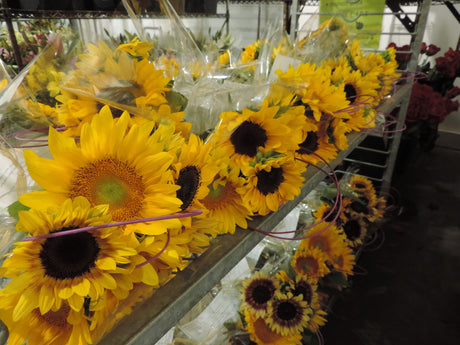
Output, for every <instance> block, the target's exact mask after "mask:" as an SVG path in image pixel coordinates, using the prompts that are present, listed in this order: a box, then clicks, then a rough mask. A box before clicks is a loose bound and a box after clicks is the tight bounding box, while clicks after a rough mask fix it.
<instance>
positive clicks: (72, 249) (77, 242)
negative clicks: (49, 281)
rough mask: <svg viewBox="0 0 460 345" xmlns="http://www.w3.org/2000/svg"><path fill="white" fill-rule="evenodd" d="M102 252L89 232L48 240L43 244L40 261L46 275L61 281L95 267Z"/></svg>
mask: <svg viewBox="0 0 460 345" xmlns="http://www.w3.org/2000/svg"><path fill="white" fill-rule="evenodd" d="M99 251H100V247H99V244H98V242H97V240H96V238H95V237H94V236H93V235H92V234H90V233H89V232H80V233H78V234H72V235H64V236H59V237H51V238H47V239H46V240H45V241H44V242H43V243H42V248H41V250H40V254H39V256H40V260H41V264H42V266H43V268H44V269H45V274H46V275H48V276H50V277H52V278H55V279H59V280H63V279H67V278H70V279H72V278H75V277H80V276H82V275H84V274H85V273H87V272H89V271H90V270H91V268H93V267H94V266H95V262H96V260H97V257H98V254H99Z"/></svg>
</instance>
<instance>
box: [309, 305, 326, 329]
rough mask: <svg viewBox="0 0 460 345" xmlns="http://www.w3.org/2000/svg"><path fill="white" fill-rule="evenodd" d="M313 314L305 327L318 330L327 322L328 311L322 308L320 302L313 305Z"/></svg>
mask: <svg viewBox="0 0 460 345" xmlns="http://www.w3.org/2000/svg"><path fill="white" fill-rule="evenodd" d="M312 311H313V312H312V314H311V315H310V320H308V324H307V326H306V327H305V328H307V329H309V330H310V331H311V332H313V333H316V332H318V330H319V328H320V327H322V326H324V325H325V324H326V321H327V320H326V318H325V317H326V316H327V313H326V312H325V311H324V310H323V309H322V308H321V305H320V304H319V303H317V304H315V305H312Z"/></svg>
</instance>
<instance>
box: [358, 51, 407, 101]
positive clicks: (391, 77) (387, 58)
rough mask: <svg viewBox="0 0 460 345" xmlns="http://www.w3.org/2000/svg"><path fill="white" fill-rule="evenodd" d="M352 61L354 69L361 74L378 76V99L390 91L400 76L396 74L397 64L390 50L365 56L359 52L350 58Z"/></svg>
mask: <svg viewBox="0 0 460 345" xmlns="http://www.w3.org/2000/svg"><path fill="white" fill-rule="evenodd" d="M352 59H353V63H354V65H355V66H356V68H357V69H358V70H359V71H361V72H362V73H363V74H374V75H377V76H378V79H379V81H380V88H379V89H378V97H379V99H381V98H382V97H383V96H385V95H386V94H388V93H389V92H390V91H391V89H392V88H393V84H394V83H395V82H396V81H397V80H398V78H399V77H400V76H401V74H399V73H397V72H396V69H397V68H398V64H397V62H396V56H395V53H394V51H393V49H392V48H390V49H388V50H387V51H385V52H383V53H381V54H380V53H377V54H376V53H368V54H365V53H364V52H362V51H361V52H359V54H357V55H356V56H352Z"/></svg>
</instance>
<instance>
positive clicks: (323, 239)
mask: <svg viewBox="0 0 460 345" xmlns="http://www.w3.org/2000/svg"><path fill="white" fill-rule="evenodd" d="M326 227H328V229H327V230H324V229H325V228H326ZM306 235H307V236H309V237H308V238H306V239H303V240H302V241H301V243H300V244H299V247H298V250H303V249H306V248H319V249H321V250H322V251H323V252H324V253H325V254H326V255H327V258H328V259H327V261H328V262H329V261H330V260H331V258H333V257H335V255H337V254H338V253H339V252H340V251H341V246H340V244H341V243H343V241H344V240H345V236H344V235H343V234H341V233H340V231H339V230H338V229H337V227H336V226H335V224H333V225H331V224H329V223H327V222H322V223H319V224H318V225H316V226H314V227H313V228H312V229H311V230H310V231H309V232H308V233H307V234H306ZM310 236H311V237H310Z"/></svg>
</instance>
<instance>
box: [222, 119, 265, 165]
mask: <svg viewBox="0 0 460 345" xmlns="http://www.w3.org/2000/svg"><path fill="white" fill-rule="evenodd" d="M267 140H268V136H267V132H266V131H265V129H263V128H262V127H261V126H260V125H259V124H257V123H254V122H251V121H244V122H243V123H241V124H240V125H239V126H238V128H236V129H235V130H234V131H233V133H232V135H231V136H230V142H231V143H232V145H233V147H234V150H235V153H238V154H240V155H245V156H249V157H255V156H256V154H257V149H258V148H259V147H260V146H262V147H265V143H266V142H267Z"/></svg>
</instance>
